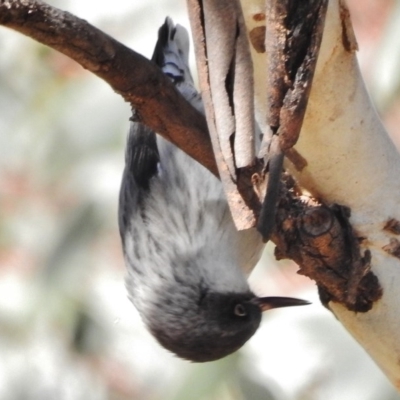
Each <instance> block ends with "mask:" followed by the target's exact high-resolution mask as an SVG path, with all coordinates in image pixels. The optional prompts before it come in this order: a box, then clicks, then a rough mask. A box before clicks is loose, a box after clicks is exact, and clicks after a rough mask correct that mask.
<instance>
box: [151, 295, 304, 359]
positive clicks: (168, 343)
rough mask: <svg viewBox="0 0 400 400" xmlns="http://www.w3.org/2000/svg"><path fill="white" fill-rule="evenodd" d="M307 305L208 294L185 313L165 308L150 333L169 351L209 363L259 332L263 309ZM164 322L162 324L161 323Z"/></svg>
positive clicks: (249, 296)
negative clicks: (194, 309)
mask: <svg viewBox="0 0 400 400" xmlns="http://www.w3.org/2000/svg"><path fill="white" fill-rule="evenodd" d="M303 304H308V303H307V302H305V301H303V300H299V299H293V298H287V297H264V298H258V297H256V296H255V295H254V294H253V293H251V292H248V293H213V292H206V293H203V295H202V296H200V298H199V299H198V301H197V307H196V312H193V305H191V306H189V308H187V309H186V310H184V308H185V307H183V308H181V310H180V313H179V314H178V315H177V314H176V312H175V311H176V310H177V308H176V307H174V306H173V305H172V304H170V307H162V309H163V316H162V317H161V316H158V318H156V319H155V320H154V321H157V323H156V324H151V325H150V326H149V328H150V330H151V331H152V333H153V334H154V336H155V337H156V339H157V340H158V341H159V342H160V344H161V345H162V346H164V347H165V348H166V349H168V350H170V351H172V352H173V353H175V354H176V355H177V356H179V357H181V358H184V359H187V360H190V361H194V362H206V361H214V360H218V359H220V358H223V357H225V356H227V355H229V354H231V353H233V352H235V351H236V350H238V349H239V348H240V347H242V346H243V344H244V343H246V342H247V341H248V340H249V339H250V338H251V337H252V336H253V335H254V333H255V332H256V330H257V329H258V327H259V325H260V322H261V314H262V312H263V311H264V310H267V309H271V308H277V307H285V306H290V305H303ZM162 321H163V322H162Z"/></svg>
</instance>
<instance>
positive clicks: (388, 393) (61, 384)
mask: <svg viewBox="0 0 400 400" xmlns="http://www.w3.org/2000/svg"><path fill="white" fill-rule="evenodd" d="M48 3H50V4H52V5H54V6H57V7H60V8H62V9H64V10H68V11H70V12H71V13H73V14H75V15H77V16H79V17H81V18H84V19H86V20H88V21H89V22H90V23H92V24H94V25H96V26H97V27H99V28H100V29H102V30H104V31H105V32H107V33H109V34H110V35H111V36H113V37H115V38H116V39H118V40H119V41H121V42H123V43H125V44H126V45H128V46H130V47H132V48H133V49H135V50H136V51H138V52H140V53H142V54H143V55H145V56H146V57H150V56H151V53H152V49H153V46H154V43H155V41H156V35H157V30H158V27H159V26H160V25H161V23H162V22H163V20H164V18H165V16H166V15H170V16H171V17H173V19H174V21H175V22H179V23H181V24H182V25H184V26H186V27H189V24H188V21H187V16H186V10H185V2H184V0H164V1H159V0H133V1H125V0H114V1H113V2H94V1H79V0H69V1H67V0H63V1H61V0H60V1H48ZM348 3H349V6H350V9H351V13H352V19H353V23H354V29H355V31H356V35H357V39H358V42H359V46H360V51H359V54H358V56H359V60H360V65H361V68H362V72H363V74H364V76H365V79H366V82H367V85H368V87H369V90H370V93H371V96H372V97H373V98H374V101H375V102H376V105H377V108H378V110H379V112H380V113H381V115H382V118H383V120H384V122H385V124H386V126H387V128H388V131H389V134H390V135H391V137H392V138H393V140H394V141H395V143H397V145H398V146H400V132H399V130H400V113H399V107H400V96H399V88H400V84H399V82H400V79H399V78H400V74H399V73H398V71H399V70H400V68H399V67H400V65H399V64H400V2H399V1H396V0H364V1H363V2H361V1H359V0H351V1H350V0H349V1H348ZM0 49H1V52H0V399H2V400H17V399H18V400H31V399H32V400H36V399H40V400H53V399H59V400H64V399H65V400H67V399H68V400H70V399H71V400H80V399H82V400H83V399H85V400H103V399H112V400H125V399H132V400H133V399H141V400H159V399H160V400H186V399H191V400H192V399H194V400H197V399H198V400H209V399H210V400H214V399H215V400H248V399H249V400H258V399H260V400H261V399H263V400H322V399H324V400H336V399H340V400H360V399H362V400H396V399H397V400H398V399H400V395H398V394H396V392H395V391H394V389H393V388H392V386H391V385H390V383H389V382H388V381H387V379H386V378H385V376H384V375H383V374H382V373H381V372H380V370H379V369H378V368H377V367H376V366H375V364H374V363H373V362H372V361H371V360H370V359H369V357H368V356H367V355H366V353H365V352H364V350H363V349H362V348H361V347H360V346H359V345H358V344H357V343H356V342H355V341H354V340H353V339H352V338H351V337H350V335H349V334H348V333H347V332H346V331H345V330H344V329H343V328H342V327H341V325H340V324H339V323H338V322H337V321H336V320H335V319H334V317H333V316H332V315H331V314H330V313H329V312H328V311H327V310H325V309H324V308H323V307H322V306H321V305H320V304H319V301H318V298H317V294H316V289H315V285H314V283H313V282H311V281H310V280H308V279H307V278H304V277H300V276H299V275H297V274H296V266H295V265H293V264H292V263H291V262H280V263H277V262H276V261H275V260H274V257H273V255H272V253H273V248H272V246H269V247H268V248H267V250H266V252H265V254H264V257H263V259H262V261H261V262H260V264H259V266H258V267H257V269H256V271H255V272H254V273H253V275H252V276H251V278H250V279H251V285H252V287H253V288H254V290H255V291H256V293H258V294H261V295H262V294H264V295H266V294H268V295H287V296H298V297H302V298H305V299H308V300H311V301H312V302H313V305H311V306H308V307H303V308H301V309H286V310H280V311H279V310H277V311H271V312H269V313H267V314H266V315H265V316H264V320H263V324H262V327H261V328H260V329H259V331H258V332H257V334H256V335H255V336H254V337H253V338H252V339H251V340H250V341H249V342H248V343H247V344H246V345H245V346H244V348H243V349H242V350H241V351H239V352H238V353H237V354H234V355H233V356H230V357H228V358H226V359H224V360H221V361H218V362H214V363H207V364H203V365H195V364H190V363H188V362H185V361H182V360H179V359H177V358H176V357H174V356H172V355H171V354H169V353H168V352H166V351H165V350H163V349H162V348H161V347H160V346H159V345H158V344H157V343H156V342H155V340H154V339H152V337H151V336H150V334H149V333H148V332H147V331H146V329H145V328H144V326H143V324H142V322H141V320H140V318H139V316H138V314H137V313H136V311H135V309H134V307H133V306H132V305H131V304H130V302H129V301H128V299H127V295H126V291H125V286H124V275H125V267H124V264H123V259H122V254H121V246H120V239H119V236H118V229H117V201H118V191H119V185H120V179H121V174H122V169H123V159H124V144H125V138H126V133H127V130H128V118H129V116H130V108H129V105H128V104H126V103H124V102H123V101H122V99H121V97H120V96H118V95H116V94H115V93H113V92H112V90H110V88H109V87H108V86H107V85H106V84H105V83H104V82H102V81H100V80H99V79H97V78H96V77H94V76H92V75H91V74H89V73H88V72H86V71H84V70H83V69H82V68H81V67H80V66H78V65H76V64H75V63H74V62H73V61H71V60H69V59H68V58H66V57H64V56H63V55H61V54H58V53H56V52H54V51H52V50H50V49H48V48H46V47H44V46H41V45H39V44H37V43H36V42H34V41H32V40H31V39H29V38H25V37H23V36H22V35H20V34H18V33H16V32H13V31H11V30H7V29H5V28H3V27H0Z"/></svg>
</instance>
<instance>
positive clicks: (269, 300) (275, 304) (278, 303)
mask: <svg viewBox="0 0 400 400" xmlns="http://www.w3.org/2000/svg"><path fill="white" fill-rule="evenodd" d="M253 302H254V303H255V304H257V305H258V306H259V307H260V309H261V311H268V310H271V309H273V308H280V307H292V306H306V305H307V304H311V303H310V302H309V301H306V300H301V299H295V298H293V297H256V298H255V299H254V300H253Z"/></svg>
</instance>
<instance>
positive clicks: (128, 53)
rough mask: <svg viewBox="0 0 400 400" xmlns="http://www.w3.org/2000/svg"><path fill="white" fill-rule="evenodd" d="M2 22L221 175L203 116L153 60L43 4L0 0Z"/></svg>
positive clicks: (30, 0)
mask: <svg viewBox="0 0 400 400" xmlns="http://www.w3.org/2000/svg"><path fill="white" fill-rule="evenodd" d="M0 24H1V25H4V26H6V27H8V28H11V29H14V30H16V31H18V32H21V33H23V34H24V35H26V36H29V37H31V38H33V39H35V40H37V41H38V42H40V43H43V44H45V45H47V46H49V47H51V48H53V49H55V50H58V51H59V52H61V53H63V54H65V55H67V56H68V57H70V58H72V59H73V60H75V61H76V62H77V63H79V64H80V65H82V67H83V68H85V69H87V70H88V71H90V72H92V73H94V74H95V75H97V76H98V77H99V78H101V79H103V80H104V81H106V82H107V83H108V84H109V85H110V86H111V87H112V88H113V89H114V90H115V91H116V92H117V93H119V94H120V95H121V96H122V97H123V98H124V99H125V100H126V101H127V102H129V103H130V104H131V105H132V107H134V108H135V109H136V112H137V114H138V115H139V117H140V118H141V120H142V122H143V123H144V124H146V125H148V126H149V127H150V128H152V129H154V130H155V131H156V132H158V133H159V134H161V135H162V136H164V137H165V138H166V139H167V140H169V141H171V142H172V143H174V144H175V145H177V146H178V147H179V148H181V149H182V150H183V151H184V152H185V153H187V154H189V155H190V156H191V157H193V158H194V159H195V160H197V161H198V162H200V163H201V164H203V165H204V166H205V167H206V168H207V169H209V170H210V171H211V172H212V173H213V174H214V175H217V176H218V170H217V166H216V163H215V158H214V155H213V151H212V146H211V142H210V138H209V134H208V130H207V124H206V121H205V118H204V116H203V115H202V114H201V113H199V112H198V111H197V110H195V109H194V108H193V107H192V106H191V105H190V104H189V103H188V102H187V101H186V100H185V99H184V98H183V97H182V96H181V95H180V93H178V91H177V90H176V89H175V87H174V85H173V84H172V83H171V82H170V81H169V79H168V78H167V77H165V75H164V74H163V73H162V72H161V71H160V69H159V68H158V67H157V66H156V65H155V64H153V63H152V62H151V61H149V60H147V59H146V58H145V57H143V56H142V55H140V54H138V53H136V52H135V51H133V50H131V49H129V48H127V47H126V46H124V45H123V44H121V43H119V42H118V41H117V40H115V39H113V38H111V37H110V36H108V35H106V34H105V33H104V32H102V31H100V30H99V29H97V28H95V27H94V26H92V25H90V24H89V23H88V22H86V21H85V20H82V19H80V18H77V17H75V16H74V15H72V14H70V13H68V12H65V11H62V10H59V9H57V8H55V7H52V6H49V5H48V4H45V3H43V2H42V1H40V0H19V1H17V0H0Z"/></svg>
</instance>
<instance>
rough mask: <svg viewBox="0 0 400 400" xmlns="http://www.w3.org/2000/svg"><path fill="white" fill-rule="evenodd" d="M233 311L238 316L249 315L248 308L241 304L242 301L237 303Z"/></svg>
mask: <svg viewBox="0 0 400 400" xmlns="http://www.w3.org/2000/svg"><path fill="white" fill-rule="evenodd" d="M233 312H234V313H235V315H237V316H238V317H245V316H246V315H247V311H246V308H245V307H244V305H243V304H240V303H239V304H236V305H235V308H234V309H233Z"/></svg>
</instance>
